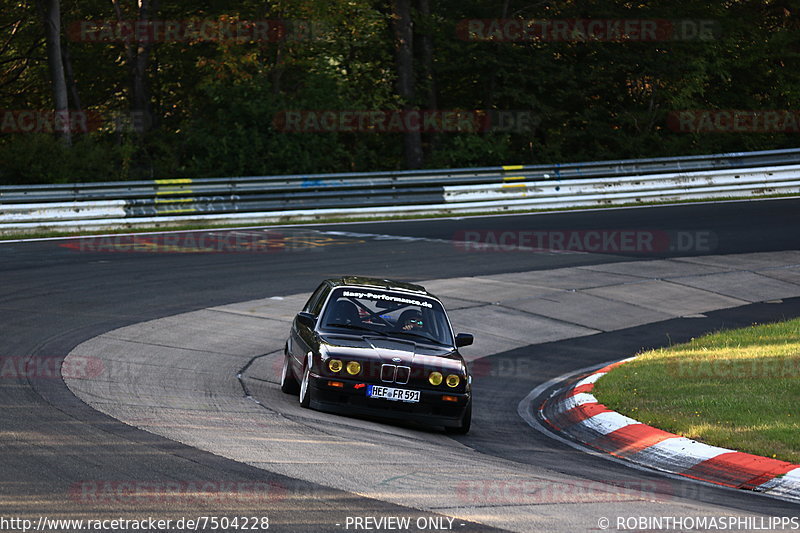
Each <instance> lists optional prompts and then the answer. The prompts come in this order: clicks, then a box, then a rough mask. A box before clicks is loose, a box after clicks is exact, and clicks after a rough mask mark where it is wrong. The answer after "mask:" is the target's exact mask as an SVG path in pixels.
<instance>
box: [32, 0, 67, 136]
mask: <svg viewBox="0 0 800 533" xmlns="http://www.w3.org/2000/svg"><path fill="white" fill-rule="evenodd" d="M38 1H39V9H40V11H41V13H42V23H43V24H44V33H45V40H46V42H47V65H48V70H49V71H50V81H51V83H52V91H53V103H54V107H55V114H56V121H55V123H56V126H57V134H58V135H59V136H60V137H61V139H62V140H63V141H64V143H65V144H67V145H70V144H72V134H71V129H70V127H71V126H70V119H69V98H68V96H67V82H66V78H65V77H64V62H63V59H62V57H61V2H60V0H38Z"/></svg>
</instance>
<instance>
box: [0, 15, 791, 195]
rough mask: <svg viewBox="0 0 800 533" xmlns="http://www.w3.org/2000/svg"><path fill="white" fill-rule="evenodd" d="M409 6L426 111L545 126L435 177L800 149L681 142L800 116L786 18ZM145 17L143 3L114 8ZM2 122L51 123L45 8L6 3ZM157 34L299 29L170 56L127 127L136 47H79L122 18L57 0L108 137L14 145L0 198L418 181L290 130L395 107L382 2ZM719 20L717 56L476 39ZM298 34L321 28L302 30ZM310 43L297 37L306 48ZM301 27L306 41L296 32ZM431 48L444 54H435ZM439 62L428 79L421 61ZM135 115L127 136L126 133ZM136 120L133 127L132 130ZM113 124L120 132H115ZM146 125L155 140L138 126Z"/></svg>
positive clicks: (448, 153)
mask: <svg viewBox="0 0 800 533" xmlns="http://www.w3.org/2000/svg"><path fill="white" fill-rule="evenodd" d="M429 3H430V13H429V14H427V15H426V14H425V12H424V9H422V7H423V5H424V3H423V0H415V1H413V2H412V6H413V8H414V9H412V17H413V19H414V23H415V26H414V27H415V35H414V75H415V80H416V91H415V94H416V96H415V98H416V101H414V102H410V104H411V105H413V106H414V107H416V108H418V109H422V110H425V109H430V108H431V106H434V105H435V107H436V108H438V109H439V110H460V111H476V110H477V111H508V110H515V111H523V112H527V113H530V114H532V115H534V116H535V117H536V121H535V126H534V127H532V128H521V129H516V130H510V131H477V132H437V133H430V132H426V133H424V134H423V136H422V142H423V153H424V164H425V166H427V167H464V166H490V165H500V164H507V163H547V162H566V161H579V160H598V159H617V158H631V157H650V156H653V157H655V156H668V155H684V154H695V153H711V152H718V151H742V150H754V149H770V148H782V147H791V146H794V145H796V144H797V141H796V139H797V136H798V133H797V132H794V133H791V132H789V133H782V132H764V133H748V132H724V133H707V132H698V133H685V132H676V131H673V130H672V129H670V127H669V122H668V116H669V113H670V112H673V111H680V110H693V109H711V110H714V109H717V110H793V111H797V110H798V109H800V83H799V82H800V31H798V29H800V17H798V13H797V10H796V7H794V5H793V4H791V3H789V2H772V1H770V2H759V1H754V0H725V1H722V2H716V3H700V2H688V1H685V0H656V1H653V2H647V3H644V4H642V3H636V4H634V3H630V2H622V1H618V0H616V1H615V0H603V1H595V2H587V1H585V0H572V1H568V2H561V3H548V2H542V3H534V4H530V3H528V2H521V1H519V0H508V1H507V2H504V3H500V2H494V1H491V2H490V1H488V0H476V1H474V2H468V3H465V2H459V1H455V0H440V1H438V2H429ZM117 4H118V5H119V8H120V12H121V15H122V17H123V18H124V19H125V20H135V19H136V18H137V16H139V11H138V7H137V6H138V2H136V1H134V0H117ZM0 5H2V7H3V9H2V10H0V27H2V28H4V32H3V33H4V35H5V36H4V37H3V38H2V39H0V110H47V109H52V107H53V103H52V95H51V93H52V91H51V86H50V80H49V77H48V73H47V66H46V58H45V53H44V45H43V36H44V31H43V27H42V23H41V17H40V14H39V11H38V8H37V3H36V2H35V0H28V1H13V2H12V1H9V0H0ZM158 5H159V7H158V10H157V12H155V13H153V14H151V18H152V19H154V20H168V21H187V20H193V21H217V22H220V23H227V24H236V23H244V22H246V21H263V20H269V21H273V22H275V23H277V22H281V23H284V24H285V25H286V26H285V27H286V28H287V29H288V30H289V31H288V33H287V34H285V38H283V39H271V40H266V41H265V40H252V39H251V40H248V39H240V40H236V39H228V40H221V41H209V40H203V39H198V38H189V39H186V40H178V41H170V40H166V41H160V42H155V43H154V44H153V46H152V53H151V54H150V56H149V57H148V59H147V62H146V65H145V67H146V68H145V78H146V80H145V81H146V82H147V83H146V85H147V88H146V90H147V91H148V99H149V102H150V103H151V105H152V108H153V117H152V120H149V121H146V124H144V126H145V127H139V128H131V127H120V124H122V125H125V124H130V123H131V120H130V119H131V116H130V110H131V109H132V108H133V105H132V94H133V90H132V74H131V72H132V70H131V59H130V53H131V50H132V48H131V47H130V45H131V44H132V43H130V42H127V43H126V42H121V41H119V42H92V41H91V40H86V39H80V38H76V34H75V31H74V30H75V28H76V26H75V25H76V24H79V23H80V22H81V21H83V22H87V21H98V20H115V19H116V18H117V13H116V11H115V9H114V2H108V1H107V0H102V1H101V0H82V1H80V2H78V1H77V0H62V1H61V10H62V19H63V23H62V27H63V31H62V33H63V43H64V46H65V47H66V49H67V50H68V52H69V54H68V55H69V58H70V63H71V67H72V71H73V73H74V74H73V79H74V82H75V83H74V85H75V87H77V93H78V94H79V97H80V98H79V101H75V99H74V98H73V97H71V105H72V106H73V108H75V107H80V108H81V109H83V110H85V111H89V112H92V113H95V114H97V115H99V116H102V117H104V119H105V121H106V122H105V125H104V126H103V127H102V128H99V129H98V130H96V131H92V132H90V133H85V134H81V135H78V136H77V137H76V140H75V143H74V146H73V147H71V148H63V147H59V146H57V145H56V144H55V143H53V142H51V139H49V136H48V134H44V133H42V134H29V133H19V132H16V133H15V132H8V131H6V132H2V133H0V155H2V158H0V183H6V184H13V183H34V182H61V181H87V180H117V179H143V178H153V177H161V178H166V177H184V176H187V177H203V176H221V175H265V174H279V173H311V172H336V171H342V172H346V171H368V170H388V169H399V168H404V164H405V163H404V158H403V138H402V134H401V133H370V132H348V131H340V132H335V131H326V132H300V133H287V132H282V131H279V128H276V125H275V119H276V117H277V116H280V113H281V112H282V111H292V110H295V111H297V110H345V111H346V110H367V111H369V110H396V109H400V108H401V107H402V105H403V104H404V103H403V102H401V100H400V98H399V97H398V95H397V91H396V87H395V79H396V75H397V74H396V72H397V70H396V65H395V54H394V49H395V46H396V43H395V42H394V41H393V39H394V34H393V32H392V31H391V29H392V26H391V17H392V12H393V10H392V3H391V2H388V1H386V0H384V1H380V2H378V1H374V0H329V1H323V0H273V1H271V2H269V3H264V2H255V1H253V0H245V1H242V2H236V3H232V2H227V1H224V0H204V1H200V2H195V3H191V4H186V3H183V2H176V1H174V0H161V1H159V2H158ZM503 18H506V19H508V18H515V19H524V20H530V19H542V20H567V19H589V18H591V19H603V20H609V19H648V20H670V21H675V20H694V21H698V20H709V21H712V22H713V23H714V25H715V27H716V32H715V34H714V38H713V39H708V40H683V41H682V40H659V41H655V42H653V41H639V42H635V41H628V42H613V41H612V42H608V41H589V42H582V41H580V40H574V39H572V40H564V39H560V40H559V39H556V40H552V39H550V40H548V39H545V40H539V41H517V42H510V41H475V40H466V39H464V38H463V37H464V35H463V34H462V33H459V28H460V27H461V26H459V23H460V21H463V20H465V19H503ZM303 28H307V29H309V30H308V31H304V30H303ZM293 30H296V31H293ZM301 30H302V31H301ZM423 36H427V37H429V39H430V42H431V49H430V51H431V52H432V54H431V55H430V56H426V51H425V46H423ZM428 60H429V65H430V69H428V64H427V63H426V61H428ZM120 117H122V118H123V119H124V120H122V121H120ZM136 120H137V117H135V116H134V117H133V123H135V122H136ZM115 124H116V125H115ZM139 125H140V126H141V125H142V124H139Z"/></svg>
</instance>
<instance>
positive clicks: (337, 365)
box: [328, 359, 342, 372]
mask: <svg viewBox="0 0 800 533" xmlns="http://www.w3.org/2000/svg"><path fill="white" fill-rule="evenodd" d="M328 368H330V369H331V372H339V371H340V370H341V369H342V362H341V361H339V360H338V359H331V360H330V361H328Z"/></svg>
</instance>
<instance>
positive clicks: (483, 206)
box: [0, 149, 800, 233]
mask: <svg viewBox="0 0 800 533" xmlns="http://www.w3.org/2000/svg"><path fill="white" fill-rule="evenodd" d="M798 193H800V149H788V150H771V151H760V152H743V153H733V154H712V155H707V156H688V157H681V158H656V159H632V160H620V161H595V162H588V163H573V164H568V165H516V166H502V167H486V168H472V169H452V170H422V171H405V172H375V173H351V174H317V175H307V176H304V175H291V176H256V177H240V178H209V179H166V180H153V181H132V182H110V183H77V184H57V185H30V186H2V187H0V232H5V233H8V232H25V231H45V230H59V229H62V230H83V229H114V228H120V227H123V228H124V227H133V226H161V225H175V224H193V223H212V224H213V223H259V222H273V221H288V220H308V219H314V218H320V217H369V216H384V215H387V214H392V213H396V214H430V213H464V212H470V211H473V212H474V211H514V210H526V209H537V208H541V209H548V208H562V207H572V206H592V205H610V204H619V203H642V202H653V201H678V200H687V199H702V198H719V197H742V196H763V195H772V194H798Z"/></svg>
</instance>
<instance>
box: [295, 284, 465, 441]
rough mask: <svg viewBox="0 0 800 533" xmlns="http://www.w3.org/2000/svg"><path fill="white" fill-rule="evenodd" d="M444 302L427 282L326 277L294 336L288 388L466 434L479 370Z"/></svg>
mask: <svg viewBox="0 0 800 533" xmlns="http://www.w3.org/2000/svg"><path fill="white" fill-rule="evenodd" d="M472 340H473V337H472V335H470V334H467V333H459V334H458V335H454V334H453V330H452V327H451V325H450V320H449V319H448V317H447V314H446V313H445V310H444V307H443V306H442V304H441V302H440V301H439V300H438V299H437V298H436V297H434V296H433V295H432V294H430V293H429V292H428V291H426V290H425V288H424V287H422V286H419V285H413V284H410V283H402V282H397V281H391V280H385V279H373V278H363V277H343V278H335V279H328V280H325V281H323V282H322V284H320V286H319V287H317V289H316V290H315V291H314V293H313V294H312V295H311V298H309V300H308V302H306V304H305V306H304V307H303V310H302V311H301V312H300V313H298V314H297V316H296V317H295V319H294V322H293V324H292V330H291V333H290V335H289V339H288V340H287V341H286V348H285V354H284V362H283V370H282V372H281V390H283V392H285V393H288V394H297V393H299V396H300V405H302V406H303V407H311V408H314V409H319V410H322V411H331V412H337V413H341V414H352V415H371V416H378V417H381V418H388V419H396V420H397V419H399V420H415V421H418V422H422V423H424V424H428V425H438V426H444V427H445V429H446V430H447V431H448V432H450V433H459V434H465V433H467V432H468V431H469V429H470V422H471V419H472V392H471V384H472V378H471V376H470V374H469V372H468V370H467V365H466V363H465V362H464V359H463V358H462V357H461V354H460V353H459V352H458V349H459V348H460V347H462V346H468V345H470V344H472Z"/></svg>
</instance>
